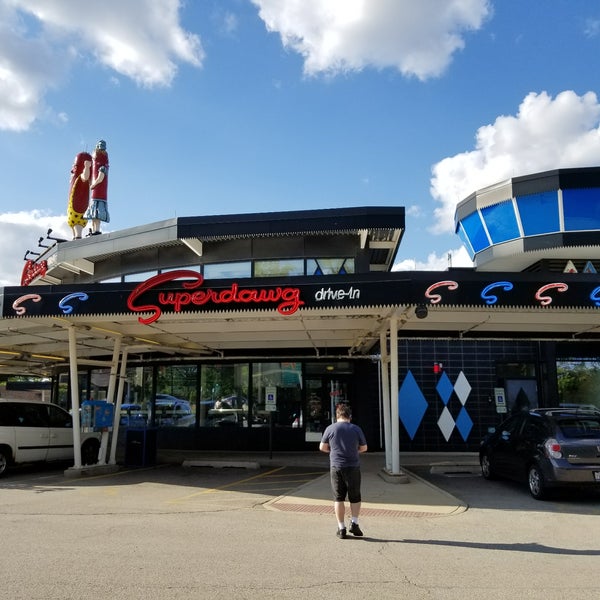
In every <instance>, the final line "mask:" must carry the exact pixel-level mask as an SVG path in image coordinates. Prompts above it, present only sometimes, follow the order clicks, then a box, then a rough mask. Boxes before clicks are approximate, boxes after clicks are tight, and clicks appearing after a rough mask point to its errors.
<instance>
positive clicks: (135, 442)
mask: <svg viewBox="0 0 600 600" xmlns="http://www.w3.org/2000/svg"><path fill="white" fill-rule="evenodd" d="M126 433H127V435H126V437H125V465H126V466H128V467H149V466H153V465H155V464H156V428H154V427H146V428H144V429H127V432H126Z"/></svg>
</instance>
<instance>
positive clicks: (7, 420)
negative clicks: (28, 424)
mask: <svg viewBox="0 0 600 600" xmlns="http://www.w3.org/2000/svg"><path fill="white" fill-rule="evenodd" d="M15 425H17V415H16V413H15V407H14V405H13V404H8V403H1V404H0V427H14V426H15Z"/></svg>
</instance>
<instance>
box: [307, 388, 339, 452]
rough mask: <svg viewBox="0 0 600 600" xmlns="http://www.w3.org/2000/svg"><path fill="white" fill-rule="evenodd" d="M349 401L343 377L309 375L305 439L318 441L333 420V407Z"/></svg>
mask: <svg viewBox="0 0 600 600" xmlns="http://www.w3.org/2000/svg"><path fill="white" fill-rule="evenodd" d="M341 402H349V399H348V379H347V378H345V377H340V376H336V377H310V378H307V380H306V418H305V422H304V425H305V440H306V441H307V442H320V441H321V436H322V434H323V431H324V430H325V427H327V425H330V424H331V423H333V422H334V421H335V407H336V405H337V404H339V403H341Z"/></svg>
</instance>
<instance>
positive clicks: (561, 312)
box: [0, 305, 600, 375]
mask: <svg viewBox="0 0 600 600" xmlns="http://www.w3.org/2000/svg"><path fill="white" fill-rule="evenodd" d="M427 312H428V314H427V316H426V317H425V318H418V317H417V316H416V314H415V306H408V305H399V306H386V307H371V308H369V307H361V308H352V309H349V308H340V309H305V310H302V309H301V310H299V311H298V312H297V313H295V314H293V315H290V316H286V317H282V316H281V315H280V314H279V313H277V311H275V310H264V311H246V312H243V311H239V312H233V313H232V312H222V313H219V312H211V313H200V312H199V313H185V314H183V313H179V314H172V313H171V314H169V313H165V314H163V315H162V316H161V318H160V319H159V320H158V321H156V322H154V323H151V324H149V325H144V324H142V323H140V322H139V321H138V319H137V316H136V315H118V316H116V315H95V316H92V317H90V316H65V317H39V318H36V317H32V318H27V319H2V320H0V374H36V375H49V374H50V372H51V370H52V368H53V367H56V366H60V365H64V366H67V365H68V364H69V330H70V329H74V330H75V333H76V336H75V337H76V343H77V357H78V364H79V365H86V364H87V365H102V364H104V363H105V364H106V366H107V367H108V366H109V365H110V361H111V356H112V353H113V349H114V345H115V340H116V339H118V338H120V340H121V343H122V346H123V348H127V349H128V354H129V356H130V358H131V359H133V358H135V357H136V356H139V357H142V356H144V357H148V356H150V355H153V356H154V355H156V356H160V357H162V358H163V359H165V358H173V359H176V360H212V359H227V358H236V357H249V356H270V355H271V353H272V355H273V356H275V355H277V356H290V357H292V356H312V357H315V358H326V357H340V356H347V357H358V356H368V355H369V354H370V353H371V352H373V349H374V347H375V346H376V344H377V343H378V342H379V340H380V335H381V334H382V332H383V333H384V334H385V332H387V331H389V327H390V319H392V318H394V319H397V323H398V336H399V338H402V337H408V338H433V337H437V338H444V337H448V338H453V339H464V340H468V339H488V338H489V339H508V338H511V339H514V338H518V337H526V338H529V339H560V340H577V341H579V340H590V339H592V340H598V339H600V311H596V310H591V309H527V308H520V309H517V308H506V309H499V308H494V309H484V308H478V307H434V306H429V307H428V311H427Z"/></svg>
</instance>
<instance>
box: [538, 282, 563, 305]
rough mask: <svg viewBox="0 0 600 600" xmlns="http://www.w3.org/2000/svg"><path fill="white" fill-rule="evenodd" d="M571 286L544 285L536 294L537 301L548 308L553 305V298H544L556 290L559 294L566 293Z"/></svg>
mask: <svg viewBox="0 0 600 600" xmlns="http://www.w3.org/2000/svg"><path fill="white" fill-rule="evenodd" d="M568 289H569V286H568V285H567V284H566V283H548V284H546V285H543V286H542V287H541V288H540V289H539V290H538V291H537V292H536V293H535V299H536V300H537V301H538V302H539V303H540V304H541V305H542V306H547V305H548V304H552V296H544V294H545V293H546V292H547V291H549V290H556V291H557V292H561V293H562V292H566V291H567V290H568Z"/></svg>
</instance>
